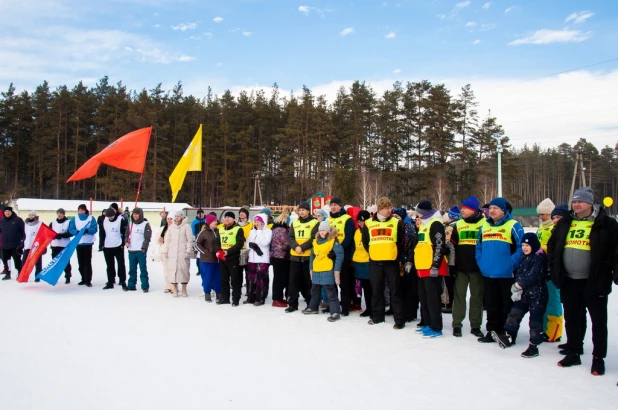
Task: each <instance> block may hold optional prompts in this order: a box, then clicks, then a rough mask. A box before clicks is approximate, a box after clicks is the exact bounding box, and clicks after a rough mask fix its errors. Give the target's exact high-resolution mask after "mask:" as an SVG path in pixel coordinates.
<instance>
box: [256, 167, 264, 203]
mask: <svg viewBox="0 0 618 410" xmlns="http://www.w3.org/2000/svg"><path fill="white" fill-rule="evenodd" d="M253 180H254V183H253V205H254V206H255V205H256V202H255V199H256V195H259V196H260V205H262V204H263V203H264V202H263V201H262V188H261V187H260V185H261V184H260V172H259V171H257V172H254V173H253Z"/></svg>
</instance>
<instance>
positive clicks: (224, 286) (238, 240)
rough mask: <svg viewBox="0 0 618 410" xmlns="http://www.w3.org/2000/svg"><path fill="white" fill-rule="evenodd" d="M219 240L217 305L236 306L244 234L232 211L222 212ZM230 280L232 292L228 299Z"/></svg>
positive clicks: (239, 294)
mask: <svg viewBox="0 0 618 410" xmlns="http://www.w3.org/2000/svg"><path fill="white" fill-rule="evenodd" d="M219 240H220V243H221V251H222V252H220V253H219V254H220V255H221V258H220V260H221V261H222V262H223V263H222V264H221V297H220V298H219V301H218V302H217V304H218V305H227V304H230V302H231V304H232V306H234V307H236V306H238V304H239V303H240V297H241V294H242V273H241V271H240V269H239V262H240V250H241V249H242V248H243V247H244V245H245V234H244V232H243V230H242V229H241V228H240V226H238V224H237V223H236V215H234V212H232V211H227V212H225V214H223V226H221V227H220V228H219ZM230 282H231V285H232V292H231V293H232V294H231V301H230Z"/></svg>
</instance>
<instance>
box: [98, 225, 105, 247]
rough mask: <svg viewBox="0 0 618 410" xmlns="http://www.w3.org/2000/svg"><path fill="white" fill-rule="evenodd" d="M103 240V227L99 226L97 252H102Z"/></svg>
mask: <svg viewBox="0 0 618 410" xmlns="http://www.w3.org/2000/svg"><path fill="white" fill-rule="evenodd" d="M104 244H105V239H104V238H103V227H102V226H99V252H100V251H102V250H103V245H104Z"/></svg>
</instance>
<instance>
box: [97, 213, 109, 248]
mask: <svg viewBox="0 0 618 410" xmlns="http://www.w3.org/2000/svg"><path fill="white" fill-rule="evenodd" d="M105 211H107V209H104V210H103V211H101V215H99V216H98V217H97V226H98V227H99V252H103V242H104V241H105V230H104V229H103V221H105V218H106V216H105Z"/></svg>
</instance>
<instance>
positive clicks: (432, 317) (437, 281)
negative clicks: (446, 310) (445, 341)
mask: <svg viewBox="0 0 618 410" xmlns="http://www.w3.org/2000/svg"><path fill="white" fill-rule="evenodd" d="M418 282H419V283H418V296H419V299H420V301H421V311H422V312H423V318H424V320H425V325H426V326H431V328H432V329H433V330H439V331H441V330H442V300H441V295H442V277H440V276H438V277H437V278H431V277H430V278H419V280H418Z"/></svg>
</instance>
